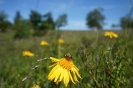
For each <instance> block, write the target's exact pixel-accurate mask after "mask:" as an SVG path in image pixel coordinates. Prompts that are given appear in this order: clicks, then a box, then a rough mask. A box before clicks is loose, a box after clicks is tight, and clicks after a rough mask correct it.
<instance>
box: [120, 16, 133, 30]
mask: <svg viewBox="0 0 133 88" xmlns="http://www.w3.org/2000/svg"><path fill="white" fill-rule="evenodd" d="M120 26H121V27H122V29H129V28H131V29H132V28H133V18H129V17H128V16H125V17H122V18H121V19H120Z"/></svg>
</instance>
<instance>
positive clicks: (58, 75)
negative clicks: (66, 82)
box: [54, 67, 61, 82]
mask: <svg viewBox="0 0 133 88" xmlns="http://www.w3.org/2000/svg"><path fill="white" fill-rule="evenodd" d="M54 74H56V76H55V79H54V82H56V81H57V80H58V79H59V77H60V74H61V67H58V68H57V69H56V71H55V73H54Z"/></svg>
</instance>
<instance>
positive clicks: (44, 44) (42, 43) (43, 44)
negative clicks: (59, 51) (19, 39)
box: [40, 41, 49, 46]
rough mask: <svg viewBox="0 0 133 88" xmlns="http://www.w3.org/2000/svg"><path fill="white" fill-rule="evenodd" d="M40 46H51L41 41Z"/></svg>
mask: <svg viewBox="0 0 133 88" xmlns="http://www.w3.org/2000/svg"><path fill="white" fill-rule="evenodd" d="M40 45H42V46H48V45H49V44H48V42H46V41H41V43H40Z"/></svg>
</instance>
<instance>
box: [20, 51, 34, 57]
mask: <svg viewBox="0 0 133 88" xmlns="http://www.w3.org/2000/svg"><path fill="white" fill-rule="evenodd" d="M22 54H23V56H29V57H32V56H34V54H33V53H31V52H30V51H23V52H22Z"/></svg>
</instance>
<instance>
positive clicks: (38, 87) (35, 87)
mask: <svg viewBox="0 0 133 88" xmlns="http://www.w3.org/2000/svg"><path fill="white" fill-rule="evenodd" d="M32 88H41V87H40V86H39V85H36V84H35V85H34V86H33V87H32Z"/></svg>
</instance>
